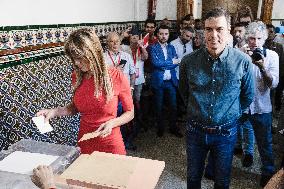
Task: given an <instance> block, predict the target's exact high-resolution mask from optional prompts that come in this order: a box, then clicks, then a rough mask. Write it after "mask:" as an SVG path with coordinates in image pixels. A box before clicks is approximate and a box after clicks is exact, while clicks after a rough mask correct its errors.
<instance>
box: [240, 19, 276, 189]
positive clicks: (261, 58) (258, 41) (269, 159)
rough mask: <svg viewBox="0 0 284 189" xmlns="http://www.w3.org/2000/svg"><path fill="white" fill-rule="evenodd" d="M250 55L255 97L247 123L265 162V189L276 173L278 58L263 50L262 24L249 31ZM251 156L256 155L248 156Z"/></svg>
mask: <svg viewBox="0 0 284 189" xmlns="http://www.w3.org/2000/svg"><path fill="white" fill-rule="evenodd" d="M245 36H246V40H247V42H248V49H247V54H249V55H250V56H251V58H252V63H253V72H254V73H253V74H254V79H255V97H254V100H253V102H252V104H251V105H250V108H249V114H248V120H249V122H250V123H251V125H252V127H253V130H254V134H255V138H256V142H257V146H258V151H259V154H260V157H261V161H262V169H261V170H262V174H261V180H260V185H261V186H262V187H264V186H265V185H266V183H267V182H268V180H269V179H270V178H271V177H272V175H273V174H274V172H275V167H274V157H273V152H272V134H271V126H272V105H271V100H270V90H271V89H272V88H275V87H276V86H277V84H278V81H279V58H278V55H277V53H276V52H274V51H272V50H269V49H266V48H263V47H262V46H263V44H264V42H265V40H266V39H267V37H268V34H267V30H266V26H265V24H264V23H263V22H261V21H257V22H252V23H250V24H249V25H248V27H247V29H246V34H245ZM246 155H251V156H252V157H253V154H246Z"/></svg>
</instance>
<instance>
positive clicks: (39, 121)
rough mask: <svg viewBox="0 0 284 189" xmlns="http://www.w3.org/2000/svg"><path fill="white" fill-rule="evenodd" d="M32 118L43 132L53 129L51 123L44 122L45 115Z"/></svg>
mask: <svg viewBox="0 0 284 189" xmlns="http://www.w3.org/2000/svg"><path fill="white" fill-rule="evenodd" d="M32 120H33V122H34V123H35V125H36V127H37V128H38V130H39V132H40V133H41V134H44V133H47V132H50V131H53V128H52V127H51V125H50V124H49V123H48V122H46V123H45V122H44V116H38V117H33V118H32Z"/></svg>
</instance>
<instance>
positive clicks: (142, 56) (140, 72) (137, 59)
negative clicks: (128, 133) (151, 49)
mask: <svg viewBox="0 0 284 189" xmlns="http://www.w3.org/2000/svg"><path fill="white" fill-rule="evenodd" d="M129 35H130V37H129V39H130V46H128V45H121V48H122V50H123V51H124V52H127V53H129V54H130V55H132V57H133V62H134V66H135V77H136V79H135V85H134V91H133V100H134V106H135V118H136V122H135V129H134V132H135V133H134V135H137V134H138V132H139V130H140V128H141V126H143V124H142V111H141V108H140V97H141V92H142V87H143V84H144V83H145V77H144V61H145V60H147V59H148V52H147V50H146V47H147V46H146V45H144V43H143V40H142V36H141V35H142V33H141V32H140V31H139V30H138V28H136V27H133V28H132V30H131V31H130V32H129Z"/></svg>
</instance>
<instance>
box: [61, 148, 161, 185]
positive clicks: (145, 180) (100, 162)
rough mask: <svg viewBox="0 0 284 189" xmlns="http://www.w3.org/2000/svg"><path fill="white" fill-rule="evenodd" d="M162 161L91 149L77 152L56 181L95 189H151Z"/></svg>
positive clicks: (156, 180) (159, 171)
mask: <svg viewBox="0 0 284 189" xmlns="http://www.w3.org/2000/svg"><path fill="white" fill-rule="evenodd" d="M164 167H165V162H163V161H157V160H151V159H144V158H137V157H131V156H123V155H116V154H108V153H103V152H94V153H92V154H91V155H85V154H82V155H80V156H79V157H78V158H77V159H76V160H75V161H74V162H73V163H72V164H71V165H70V166H69V167H68V168H67V169H66V170H65V171H64V172H63V173H62V174H61V175H60V176H59V177H58V178H57V181H58V184H67V185H68V186H69V187H70V188H71V186H74V188H76V187H75V186H78V188H97V189H154V188H155V186H156V184H157V182H158V180H159V177H160V175H161V173H162V171H163V169H164Z"/></svg>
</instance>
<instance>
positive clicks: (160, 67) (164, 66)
mask: <svg viewBox="0 0 284 189" xmlns="http://www.w3.org/2000/svg"><path fill="white" fill-rule="evenodd" d="M166 48H167V55H168V57H167V59H165V56H164V52H163V49H162V47H161V45H160V43H159V42H157V43H155V44H153V45H151V46H150V56H151V61H152V64H153V67H154V71H153V72H152V78H151V85H152V87H153V88H159V87H161V86H162V84H163V78H164V73H165V70H170V72H171V81H172V82H173V85H174V86H177V85H178V80H177V76H176V71H175V68H176V67H177V66H178V65H177V64H173V60H172V59H173V58H177V54H176V51H175V48H174V46H173V45H171V44H168V45H167V47H166Z"/></svg>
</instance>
